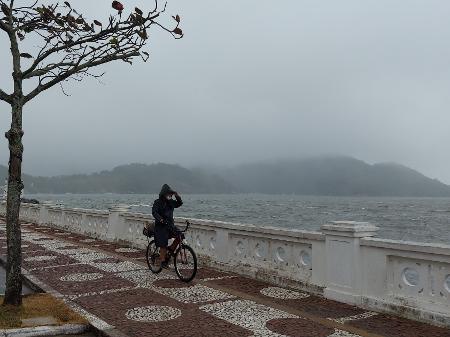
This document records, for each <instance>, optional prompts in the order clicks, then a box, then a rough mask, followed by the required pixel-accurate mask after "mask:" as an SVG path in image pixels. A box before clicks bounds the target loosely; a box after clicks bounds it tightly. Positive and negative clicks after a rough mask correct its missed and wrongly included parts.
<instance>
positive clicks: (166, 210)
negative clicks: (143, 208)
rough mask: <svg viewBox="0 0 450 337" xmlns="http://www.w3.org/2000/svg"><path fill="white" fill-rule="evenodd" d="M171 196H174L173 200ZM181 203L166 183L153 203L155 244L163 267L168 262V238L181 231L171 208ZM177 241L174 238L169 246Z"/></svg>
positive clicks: (178, 196)
mask: <svg viewBox="0 0 450 337" xmlns="http://www.w3.org/2000/svg"><path fill="white" fill-rule="evenodd" d="M173 197H175V200H174V199H173ZM181 205H183V201H182V200H181V197H180V195H179V194H178V193H177V192H176V191H174V190H172V189H171V188H170V186H169V185H167V184H164V185H163V186H162V188H161V192H160V193H159V198H158V199H156V200H155V201H154V203H153V208H152V214H153V217H154V218H155V230H154V231H155V234H154V235H155V244H156V246H157V247H159V254H160V255H159V263H160V264H161V267H163V268H167V265H168V263H169V258H170V257H169V256H168V255H167V245H168V242H169V239H170V238H178V237H179V235H180V233H181V232H180V229H179V228H178V227H177V226H175V223H174V220H173V210H174V209H175V208H178V207H180V206H181ZM177 243H178V242H176V240H175V241H174V243H173V244H172V246H171V247H176V246H177ZM171 247H169V249H170V248H171Z"/></svg>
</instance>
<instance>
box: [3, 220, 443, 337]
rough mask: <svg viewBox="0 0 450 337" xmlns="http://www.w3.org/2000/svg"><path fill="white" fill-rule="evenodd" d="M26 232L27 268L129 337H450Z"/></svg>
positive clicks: (225, 276) (48, 233)
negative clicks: (186, 279) (181, 276)
mask: <svg viewBox="0 0 450 337" xmlns="http://www.w3.org/2000/svg"><path fill="white" fill-rule="evenodd" d="M22 228H23V243H22V245H23V246H22V248H23V268H24V269H25V270H27V271H28V273H30V274H31V275H33V276H34V277H36V278H37V279H39V280H40V281H42V282H44V283H45V284H47V285H49V286H50V287H51V288H53V289H55V290H56V291H57V292H59V293H61V294H62V295H63V296H64V297H66V298H67V299H69V300H71V301H73V302H75V303H76V304H77V305H79V306H80V307H81V308H83V309H85V310H86V311H87V312H89V313H90V314H92V315H95V316H97V317H99V318H100V319H101V320H103V321H104V322H106V323H107V324H108V325H109V328H113V327H114V328H115V331H119V334H120V333H121V334H123V335H126V336H129V337H147V336H155V337H156V336H171V337H219V336H220V337H282V336H288V337H358V336H362V337H381V336H383V337H450V331H449V329H444V328H439V327H434V326H431V325H427V324H422V323H418V322H414V321H411V320H407V319H403V318H398V317H394V316H389V315H384V314H377V313H374V312H368V311H365V310H363V309H360V308H356V307H353V306H349V305H346V304H342V303H337V302H334V301H330V300H326V299H324V298H322V297H318V296H314V295H311V294H308V293H303V292H298V291H292V290H289V289H284V288H280V287H274V286H273V285H270V284H267V283H264V282H260V281H255V280H252V279H249V278H246V277H242V276H239V275H234V274H230V273H225V272H221V271H217V270H213V269H209V268H200V269H199V272H198V274H197V277H196V279H195V280H194V281H193V282H192V283H189V284H184V283H182V282H180V281H179V280H178V279H177V277H176V275H175V272H174V271H173V270H168V271H164V272H163V273H161V274H158V275H154V274H152V273H151V272H150V271H149V270H148V269H147V267H146V263H145V252H144V251H142V250H138V249H133V248H130V247H126V246H121V245H117V244H112V243H107V242H104V241H100V240H96V239H92V238H89V237H87V236H83V235H79V234H73V233H69V232H65V231H61V230H56V229H52V228H49V227H43V226H37V225H34V224H23V227H22ZM5 254H6V238H5V226H4V223H0V255H2V256H4V255H5ZM110 331H113V330H110Z"/></svg>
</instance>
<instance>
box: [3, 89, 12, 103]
mask: <svg viewBox="0 0 450 337" xmlns="http://www.w3.org/2000/svg"><path fill="white" fill-rule="evenodd" d="M0 100H1V101H5V102H6V103H8V104H11V103H12V96H11V95H8V94H7V93H6V92H4V91H3V90H2V89H0Z"/></svg>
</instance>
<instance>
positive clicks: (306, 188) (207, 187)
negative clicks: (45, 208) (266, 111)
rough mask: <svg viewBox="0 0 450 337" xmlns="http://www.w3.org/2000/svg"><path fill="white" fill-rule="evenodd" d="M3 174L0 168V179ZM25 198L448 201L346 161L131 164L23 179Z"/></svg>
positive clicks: (425, 181)
mask: <svg viewBox="0 0 450 337" xmlns="http://www.w3.org/2000/svg"><path fill="white" fill-rule="evenodd" d="M6 173H7V169H6V167H4V166H0V179H5V177H6ZM24 182H25V192H26V193H157V192H159V189H160V187H161V185H162V184H163V183H168V184H170V185H172V186H173V187H174V188H176V189H177V190H179V191H180V192H183V193H267V194H302V195H330V196H405V197H444V196H445V197H449V196H450V186H448V185H445V184H443V183H441V182H439V181H438V180H435V179H430V178H428V177H426V176H424V175H423V174H421V173H419V172H417V171H415V170H412V169H410V168H408V167H405V166H402V165H399V164H394V163H382V164H374V165H370V164H367V163H365V162H363V161H360V160H357V159H354V158H350V157H320V158H307V159H300V160H284V161H277V162H264V163H253V164H247V165H241V166H237V167H235V168H232V169H227V170H225V169H221V170H212V169H211V170H208V169H187V168H184V167H181V166H179V165H171V164H161V163H160V164H152V165H145V164H131V165H123V166H119V167H116V168H114V169H113V170H111V171H102V172H99V173H95V174H89V175H84V174H80V175H70V176H57V177H33V176H29V175H25V176H24Z"/></svg>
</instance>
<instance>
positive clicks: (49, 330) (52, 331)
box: [0, 324, 90, 337]
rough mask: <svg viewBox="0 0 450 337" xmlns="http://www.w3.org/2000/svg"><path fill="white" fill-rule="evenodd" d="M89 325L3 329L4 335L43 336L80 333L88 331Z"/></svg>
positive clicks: (0, 334) (1, 333)
mask: <svg viewBox="0 0 450 337" xmlns="http://www.w3.org/2000/svg"><path fill="white" fill-rule="evenodd" d="M89 328H90V326H89V325H83V324H66V325H61V326H39V327H36V328H20V329H2V330H0V336H2V337H41V336H56V335H78V334H81V333H83V332H86V331H88V330H89Z"/></svg>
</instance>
